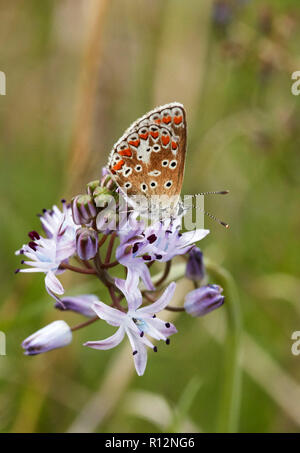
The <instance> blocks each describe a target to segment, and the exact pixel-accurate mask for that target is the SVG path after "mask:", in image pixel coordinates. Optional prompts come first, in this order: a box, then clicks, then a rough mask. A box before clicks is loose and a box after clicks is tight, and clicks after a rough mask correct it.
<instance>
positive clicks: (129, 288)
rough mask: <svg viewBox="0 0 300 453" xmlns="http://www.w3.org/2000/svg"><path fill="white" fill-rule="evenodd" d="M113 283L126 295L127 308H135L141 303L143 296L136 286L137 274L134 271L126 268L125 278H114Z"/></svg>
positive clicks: (137, 281) (137, 282)
mask: <svg viewBox="0 0 300 453" xmlns="http://www.w3.org/2000/svg"><path fill="white" fill-rule="evenodd" d="M115 284H116V286H117V287H118V288H119V289H120V290H121V291H122V293H123V294H124V296H125V297H126V300H127V303H128V308H129V310H136V309H137V308H138V307H139V306H140V305H141V304H142V301H143V298H142V294H141V291H140V290H139V288H138V284H139V275H138V274H137V273H136V272H133V271H132V270H131V269H128V272H127V278H126V280H123V279H121V278H116V279H115Z"/></svg>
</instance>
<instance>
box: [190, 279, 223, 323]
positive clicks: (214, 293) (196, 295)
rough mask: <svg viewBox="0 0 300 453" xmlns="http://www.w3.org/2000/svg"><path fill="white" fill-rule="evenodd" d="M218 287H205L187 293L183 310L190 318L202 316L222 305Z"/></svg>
mask: <svg viewBox="0 0 300 453" xmlns="http://www.w3.org/2000/svg"><path fill="white" fill-rule="evenodd" d="M222 292H223V288H221V286H219V285H206V286H202V287H201V288H197V289H195V290H194V291H191V292H189V293H188V294H187V295H186V297H185V302H184V309H185V311H186V312H187V313H189V314H190V315H192V316H204V315H206V314H207V313H209V312H210V311H212V310H215V309H216V308H218V307H220V306H221V305H223V303H224V299H225V297H224V296H222V295H221V293H222Z"/></svg>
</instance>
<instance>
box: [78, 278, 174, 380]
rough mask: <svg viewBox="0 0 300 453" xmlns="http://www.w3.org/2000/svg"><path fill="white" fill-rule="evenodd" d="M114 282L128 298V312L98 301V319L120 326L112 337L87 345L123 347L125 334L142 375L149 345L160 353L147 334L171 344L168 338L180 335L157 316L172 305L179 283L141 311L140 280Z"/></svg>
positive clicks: (92, 346) (170, 287)
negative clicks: (171, 301)
mask: <svg viewBox="0 0 300 453" xmlns="http://www.w3.org/2000/svg"><path fill="white" fill-rule="evenodd" d="M115 283H116V286H117V287H118V288H119V289H120V290H121V291H122V292H123V294H124V296H125V297H126V300H127V303H128V311H127V313H125V312H123V311H121V310H117V309H115V308H112V307H109V306H108V305H106V304H104V303H102V302H95V304H94V306H93V308H94V310H95V312H96V314H97V315H98V316H99V318H101V319H103V320H105V321H106V322H107V323H108V324H110V325H112V326H119V329H118V330H117V331H116V333H114V334H113V335H112V336H111V337H108V338H106V339H105V340H100V341H88V342H87V343H85V346H89V347H91V348H94V349H103V350H104V349H111V348H114V347H115V346H117V345H118V344H120V343H121V341H122V340H123V338H124V336H125V334H126V335H127V337H128V339H129V341H130V344H131V347H132V354H133V357H134V364H135V368H136V371H137V374H138V375H139V376H142V375H143V374H144V371H145V368H146V364H147V349H146V346H148V347H150V348H152V349H153V350H154V351H157V348H156V346H154V345H153V344H152V343H151V341H150V340H149V339H148V338H147V335H148V336H150V337H152V338H154V339H155V340H163V341H165V342H166V343H167V344H169V342H170V340H168V337H169V336H170V335H172V334H174V333H176V332H177V330H176V328H175V326H174V325H173V324H171V323H169V322H165V321H162V320H161V319H159V318H157V317H156V313H158V312H160V311H161V310H163V309H164V308H165V307H166V306H167V305H168V303H169V302H170V300H171V298H172V296H173V294H174V291H175V287H176V284H175V283H174V282H173V283H170V285H169V286H168V287H167V288H166V289H165V291H164V293H163V294H162V296H161V297H160V298H159V299H158V300H157V301H156V302H154V303H152V304H151V305H148V306H145V307H142V308H139V307H140V306H141V304H142V294H141V292H140V290H139V288H138V277H137V276H136V275H135V274H131V278H130V280H129V279H127V280H126V281H125V280H121V279H116V280H115Z"/></svg>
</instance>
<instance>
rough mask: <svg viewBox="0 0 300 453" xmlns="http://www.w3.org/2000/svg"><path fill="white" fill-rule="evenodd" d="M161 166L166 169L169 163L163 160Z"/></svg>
mask: <svg viewBox="0 0 300 453" xmlns="http://www.w3.org/2000/svg"><path fill="white" fill-rule="evenodd" d="M161 164H162V166H163V167H167V166H168V164H169V161H168V160H167V159H166V160H163V161H162V163H161Z"/></svg>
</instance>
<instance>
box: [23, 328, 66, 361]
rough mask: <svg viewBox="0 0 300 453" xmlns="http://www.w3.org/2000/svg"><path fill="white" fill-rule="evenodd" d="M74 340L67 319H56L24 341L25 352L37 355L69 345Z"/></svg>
mask: <svg viewBox="0 0 300 453" xmlns="http://www.w3.org/2000/svg"><path fill="white" fill-rule="evenodd" d="M71 341H72V332H71V329H70V327H69V326H68V324H67V323H65V321H54V322H52V323H51V324H48V325H47V326H46V327H43V328H42V329H40V330H38V331H37V332H35V333H34V334H32V335H30V337H28V338H26V340H24V341H23V343H22V348H23V349H25V352H24V354H26V355H36V354H41V353H42V352H47V351H51V350H52V349H57V348H62V347H64V346H67V345H68V344H69V343H71Z"/></svg>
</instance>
